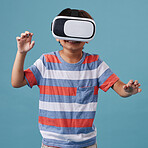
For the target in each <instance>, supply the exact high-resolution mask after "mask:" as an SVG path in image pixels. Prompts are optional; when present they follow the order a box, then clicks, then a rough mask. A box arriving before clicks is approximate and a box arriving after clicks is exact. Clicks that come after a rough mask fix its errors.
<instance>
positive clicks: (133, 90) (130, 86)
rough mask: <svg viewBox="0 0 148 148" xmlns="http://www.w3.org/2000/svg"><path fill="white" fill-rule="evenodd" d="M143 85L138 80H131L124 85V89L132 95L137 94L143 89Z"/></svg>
mask: <svg viewBox="0 0 148 148" xmlns="http://www.w3.org/2000/svg"><path fill="white" fill-rule="evenodd" d="M140 86H141V85H140V84H139V83H138V80H135V82H134V81H133V80H130V81H129V82H128V83H127V84H125V85H124V86H123V89H124V90H125V92H128V93H130V94H131V95H134V94H137V93H139V92H141V91H142V89H141V88H139V87H140Z"/></svg>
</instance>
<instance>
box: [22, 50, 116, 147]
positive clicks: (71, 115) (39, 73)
mask: <svg viewBox="0 0 148 148" xmlns="http://www.w3.org/2000/svg"><path fill="white" fill-rule="evenodd" d="M25 78H26V80H27V83H28V85H29V86H30V87H32V86H33V85H38V87H39V89H40V98H39V129H40V132H41V135H42V137H43V140H42V142H43V144H44V145H47V146H56V147H61V148H82V147H87V146H90V145H93V144H95V143H96V127H95V125H94V124H93V121H94V117H95V112H96V107H97V100H98V89H99V88H100V89H102V90H103V91H105V92H106V91H107V90H108V89H109V88H110V87H111V86H112V85H113V84H114V83H115V82H116V81H117V80H118V79H119V78H118V77H117V76H116V75H115V74H114V73H113V72H112V71H111V69H110V68H109V67H108V65H107V64H106V63H105V62H104V61H102V60H101V59H100V58H99V56H98V55H90V54H88V53H85V52H83V56H82V58H81V60H80V61H79V62H78V63H75V64H70V63H67V62H65V61H64V60H63V59H62V57H61V56H60V54H59V51H56V52H51V53H48V54H43V55H42V56H41V57H40V58H39V59H38V60H37V61H36V62H35V63H34V64H33V65H32V66H31V67H29V68H28V69H27V70H25Z"/></svg>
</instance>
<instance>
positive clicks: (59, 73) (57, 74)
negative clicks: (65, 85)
mask: <svg viewBox="0 0 148 148" xmlns="http://www.w3.org/2000/svg"><path fill="white" fill-rule="evenodd" d="M34 65H35V66H36V67H37V68H38V70H39V71H40V73H41V75H42V77H43V78H49V79H65V80H83V79H95V78H99V77H100V76H101V75H102V74H103V73H104V72H105V71H106V70H107V69H108V68H109V67H108V65H107V64H106V63H105V62H102V63H101V64H100V65H99V67H98V68H96V69H93V70H85V71H64V70H48V69H46V67H45V66H44V64H43V62H42V60H41V59H38V60H37V61H36V62H35V63H34Z"/></svg>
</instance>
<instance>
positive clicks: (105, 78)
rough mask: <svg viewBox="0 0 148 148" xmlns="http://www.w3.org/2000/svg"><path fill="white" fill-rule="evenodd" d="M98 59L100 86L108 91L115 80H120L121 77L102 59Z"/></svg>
mask: <svg viewBox="0 0 148 148" xmlns="http://www.w3.org/2000/svg"><path fill="white" fill-rule="evenodd" d="M98 61H99V65H98V84H99V88H100V89H102V90H103V91H105V92H106V91H107V90H108V89H109V88H110V87H111V86H112V85H113V84H114V83H115V82H117V81H118V80H119V77H118V76H117V75H116V74H115V73H113V72H112V70H111V69H110V68H109V66H108V65H107V64H106V63H105V62H104V61H102V60H101V59H100V58H99V59H98Z"/></svg>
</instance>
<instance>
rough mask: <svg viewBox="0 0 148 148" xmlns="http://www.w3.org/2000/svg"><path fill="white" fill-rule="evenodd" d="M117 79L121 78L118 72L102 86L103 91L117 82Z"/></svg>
mask: <svg viewBox="0 0 148 148" xmlns="http://www.w3.org/2000/svg"><path fill="white" fill-rule="evenodd" d="M117 80H119V78H118V77H117V75H116V74H114V73H113V74H112V75H111V76H110V77H109V78H108V79H107V80H106V81H105V82H104V83H103V84H102V85H101V86H100V88H101V89H102V90H103V91H105V92H106V91H107V90H108V89H109V88H110V87H111V86H112V85H113V84H114V83H115V82H117Z"/></svg>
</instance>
